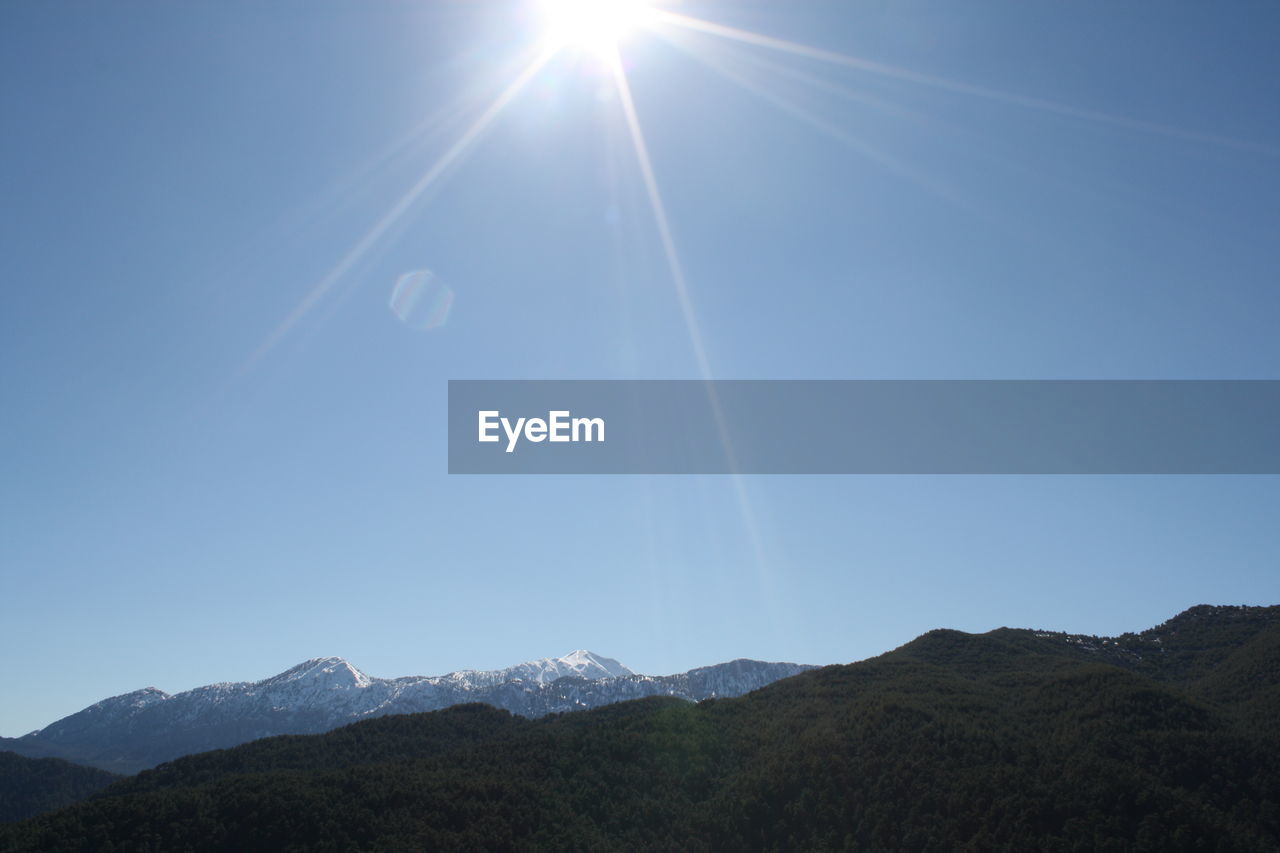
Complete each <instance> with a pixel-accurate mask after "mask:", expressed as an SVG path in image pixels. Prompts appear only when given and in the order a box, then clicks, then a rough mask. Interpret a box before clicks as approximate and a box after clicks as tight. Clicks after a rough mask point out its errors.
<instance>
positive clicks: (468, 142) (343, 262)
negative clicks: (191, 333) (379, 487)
mask: <svg viewBox="0 0 1280 853" xmlns="http://www.w3.org/2000/svg"><path fill="white" fill-rule="evenodd" d="M554 54H555V51H554V50H543V51H542V52H541V53H539V54H538V55H537V56H536V57H534V59H533V61H532V62H530V63H529V64H528V65H527V66H525V69H524V70H523V71H522V72H520V74H519V75H518V76H517V77H516V79H515V80H514V81H512V82H511V83H510V84H509V85H508V86H507V87H506V88H505V89H503V90H502V92H501V93H500V94H499V95H498V97H497V98H495V99H494V100H493V102H492V103H490V104H489V106H488V107H487V108H486V109H485V111H484V112H483V113H481V114H480V115H479V116H478V117H477V118H476V120H475V121H474V122H472V123H471V126H470V127H468V128H467V130H466V131H465V132H463V134H462V135H461V136H459V137H458V139H457V140H456V141H455V142H454V143H453V145H451V146H450V147H449V149H448V150H447V151H445V152H444V154H442V155H441V156H440V158H439V159H438V160H436V162H435V163H434V164H433V165H432V166H431V168H430V169H428V170H427V171H426V172H424V173H423V175H422V177H420V178H419V179H418V180H417V182H416V183H414V185H413V186H412V187H410V188H409V190H408V191H407V192H405V193H404V195H402V196H401V197H400V199H399V200H398V201H397V202H396V203H395V204H394V205H392V206H391V209H390V210H388V211H387V212H386V213H385V214H384V215H383V216H382V218H381V219H379V220H378V221H377V222H376V223H374V225H373V227H371V228H370V229H369V230H368V231H367V232H365V234H364V236H363V237H361V238H360V239H359V240H358V241H357V242H356V243H355V245H354V246H352V247H351V248H350V249H348V250H347V253H346V254H345V255H343V256H342V258H341V259H340V260H339V261H338V263H337V264H335V265H334V267H333V268H332V269H330V270H329V272H328V273H326V274H325V276H324V277H323V278H321V279H320V281H319V282H317V283H316V285H315V286H314V287H312V288H311V290H310V291H309V292H308V293H307V295H306V296H304V297H303V298H302V301H301V302H299V303H298V305H297V306H296V307H295V308H294V309H293V310H292V311H291V312H289V315H288V316H287V317H285V319H284V320H283V321H281V323H280V325H278V326H277V327H276V328H275V329H274V330H273V331H272V332H271V334H270V335H268V336H267V338H266V340H264V341H263V342H262V344H261V345H260V346H259V347H258V348H257V349H256V350H254V352H253V354H252V355H251V356H250V357H249V359H248V360H247V361H246V362H245V364H244V366H243V368H242V370H247V369H250V368H251V367H252V366H253V365H254V364H256V363H257V362H258V360H259V359H261V358H262V356H264V355H266V353H267V352H269V351H270V350H271V349H272V348H273V347H275V346H276V344H278V343H279V342H280V341H281V340H282V339H283V338H284V337H285V336H286V335H287V334H288V333H289V331H290V330H291V329H292V328H293V327H294V326H295V325H296V324H297V323H298V321H299V320H301V319H302V318H303V317H304V316H306V315H307V313H308V312H310V311H311V309H312V308H314V307H315V305H316V304H317V303H318V302H319V301H320V300H321V299H322V298H323V297H324V296H325V294H327V293H328V292H329V291H330V290H331V289H332V288H333V286H334V285H335V284H337V282H338V281H339V280H340V279H341V278H342V276H343V275H345V274H346V273H347V272H348V271H349V270H350V269H351V268H352V267H353V266H355V264H356V263H357V262H359V260H360V259H361V258H363V257H364V256H365V254H366V253H368V251H369V250H370V249H371V248H373V247H374V246H375V245H376V244H377V243H378V241H379V240H381V239H382V238H383V237H384V236H385V235H386V233H387V232H388V231H389V230H390V229H391V228H392V227H393V226H394V225H395V224H396V223H397V222H398V221H399V220H400V218H401V217H403V216H404V214H405V213H406V212H407V211H408V210H409V209H410V208H411V207H412V206H413V204H414V202H416V201H417V200H418V199H419V198H420V197H421V196H422V194H423V193H424V192H426V191H427V190H428V189H429V188H430V187H431V186H432V185H433V184H435V183H436V182H437V181H439V180H440V178H442V177H443V176H444V175H445V174H446V173H447V172H448V171H449V169H450V168H452V167H453V166H455V165H457V164H458V162H459V161H460V160H461V159H462V157H463V156H464V155H465V154H466V153H467V152H468V150H469V149H470V148H471V146H472V145H474V144H475V142H476V140H477V139H479V138H480V136H481V134H483V133H484V131H485V130H486V129H487V128H488V127H489V125H490V124H492V123H493V120H494V119H495V118H497V117H498V115H499V114H500V113H501V112H502V111H503V110H504V109H505V108H506V107H507V105H508V104H509V103H511V101H512V100H513V99H514V98H515V97H516V95H518V94H519V93H520V91H521V90H522V89H524V87H525V86H526V85H527V84H528V82H529V81H530V80H531V79H533V77H534V75H536V74H537V73H538V72H539V71H540V70H542V68H543V66H545V65H546V64H547V62H548V61H549V60H550V59H551V57H552V56H553V55H554Z"/></svg>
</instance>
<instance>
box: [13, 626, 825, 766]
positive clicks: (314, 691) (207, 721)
mask: <svg viewBox="0 0 1280 853" xmlns="http://www.w3.org/2000/svg"><path fill="white" fill-rule="evenodd" d="M807 668H809V667H807V666H806V665H802V664H791V663H769V662H763V661H748V660H745V659H739V660H736V661H729V662H727V663H723V664H715V665H712V666H708V667H698V668H695V669H693V670H689V671H688V672H684V673H677V674H674V675H667V676H648V675H640V674H637V673H635V672H632V671H631V670H630V669H629V668H627V667H626V666H624V665H623V664H621V663H619V662H618V661H617V660H614V659H613V658H608V657H605V656H603V655H599V654H596V653H594V652H591V651H588V650H585V649H577V650H574V651H572V652H570V653H569V654H567V655H563V656H561V657H558V658H540V659H536V660H531V661H526V662H524V663H520V664H516V665H514V666H510V667H506V668H504V669H500V670H454V671H452V672H448V673H445V674H444V675H437V676H412V675H410V676H400V677H397V678H378V677H373V676H369V675H367V674H365V673H364V672H362V671H361V670H359V669H358V668H357V667H355V666H354V665H352V664H351V663H349V662H348V661H347V660H346V659H344V658H340V657H318V658H309V659H308V660H305V661H302V662H300V663H298V664H295V665H294V666H291V667H289V668H288V669H285V670H284V671H282V672H279V673H277V674H275V675H272V676H268V677H267V678H263V679H260V680H258V681H237V682H219V683H215V684H206V685H202V686H199V687H194V688H192V689H190V690H184V691H181V692H178V693H173V694H170V693H166V692H165V691H163V690H160V689H159V688H156V687H145V688H142V689H140V690H135V691H131V692H129V693H124V694H120V695H118V696H112V697H108V698H106V699H103V700H101V701H99V702H96V703H94V704H92V705H90V706H88V707H86V708H84V709H82V710H80V711H77V712H76V713H74V714H70V715H68V716H66V717H63V718H61V719H59V720H55V721H54V722H52V723H50V724H49V725H47V726H45V727H44V728H41V729H38V730H37V731H35V732H32V733H30V734H27V735H24V736H22V737H20V738H12V739H9V738H5V739H0V749H7V750H10V751H13V752H16V753H18V754H20V755H26V756H28V757H33V758H43V757H54V758H62V759H65V760H69V761H74V762H77V763H81V764H87V765H89V766H93V767H98V768H101V769H104V770H109V771H112V772H117V773H130V772H137V771H138V770H141V769H145V768H147V767H152V766H154V765H156V764H159V763H161V762H163V761H169V760H171V759H173V758H177V757H179V756H181V755H187V754H190V753H194V752H203V751H206V750H209V749H221V748H226V747H231V746H235V745H237V744H240V743H244V742H246V741H250V740H256V739H258V738H262V737H269V736H272V735H279V734H316V733H319V732H324V731H329V730H331V729H334V728H336V727H338V726H341V725H344V724H346V723H350V722H354V721H356V720H360V719H367V718H369V717H377V716H384V715H387V714H403V713H416V712H421V711H432V710H439V709H442V708H446V707H449V706H451V705H457V704H463V703H467V702H484V703H488V704H491V705H494V706H495V707H498V708H502V709H504V710H507V711H510V712H512V713H516V714H519V715H520V716H524V717H538V716H543V715H545V714H549V713H556V712H560V711H570V710H579V709H583V708H592V707H597V706H599V705H603V704H608V703H610V702H617V701H623V700H627V699H637V698H642V697H645V696H654V695H662V696H673V697H676V698H681V699H688V700H692V701H697V700H700V699H705V698H711V697H714V696H733V695H740V694H741V693H745V692H747V691H749V690H754V689H756V688H758V687H762V686H764V685H765V684H768V683H769V682H771V681H773V680H776V679H777V678H782V677H786V676H788V675H794V674H795V673H797V672H802V671H804V670H805V669H807Z"/></svg>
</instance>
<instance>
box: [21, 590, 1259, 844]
mask: <svg viewBox="0 0 1280 853" xmlns="http://www.w3.org/2000/svg"><path fill="white" fill-rule="evenodd" d="M1278 645H1280V608H1276V607H1270V608H1221V607H1216V608H1214V607H1199V608H1193V609H1192V610H1190V611H1187V612H1186V613H1183V614H1181V615H1179V616H1178V617H1175V618H1174V619H1172V620H1170V621H1169V622H1167V623H1165V624H1164V625H1161V626H1158V627H1157V628H1154V629H1151V630H1149V631H1144V632H1142V633H1140V634H1128V635H1124V636H1123V637H1118V638H1094V637H1083V636H1077V635H1066V634H1057V633H1053V632H1045V631H1032V630H1015V629H1000V630H997V631H992V632H990V633H988V634H983V635H970V634H964V633H960V632H957V631H947V630H939V631H932V632H929V633H928V634H925V635H923V636H922V637H920V638H918V639H916V640H914V641H913V642H911V643H908V644H907V645H905V646H903V647H901V648H899V649H896V650H894V651H892V652H889V653H887V654H884V655H881V656H880V657H878V658H875V659H872V660H868V661H864V662H861V663H856V664H852V665H848V666H833V667H826V668H823V669H820V670H814V671H811V672H808V673H804V674H801V675H798V676H795V677H793V678H789V679H785V680H783V681H779V682H776V683H774V684H772V685H770V686H769V687H766V688H764V689H762V690H759V691H756V692H754V693H752V694H749V695H748V696H745V697H743V698H740V699H722V700H713V701H707V702H702V703H699V704H696V705H695V704H691V703H687V702H683V701H679V700H661V699H648V700H640V701H636V702H628V703H623V704H620V705H614V706H610V707H606V708H601V709H598V710H594V711H588V712H580V713H574V714H565V715H560V716H554V717H548V718H544V719H540V720H536V721H528V720H524V719H521V718H517V717H512V716H511V715H509V714H507V713H506V712H501V711H495V710H493V709H491V708H487V707H484V706H475V705H471V706H460V707H457V708H453V709H449V710H446V711H440V712H434V713H428V714H416V715H407V716H398V717H386V718H382V719H376V720H370V721H367V722H363V723H357V724H354V725H351V726H347V727H345V728H342V729H339V730H336V731H333V732H330V733H328V734H324V735H316V736H296V737H279V738H270V739H267V740H262V741H257V742H255V743H251V744H246V745H244V746H241V747H237V748H235V749H230V750H223V751H218V752H212V753H205V754H202V755H196V756H190V757H187V758H184V759H180V760H178V761H175V762H172V763H170V764H167V765H163V766H161V767H159V768H157V769H156V770H154V771H149V772H144V773H142V774H139V775H138V776H136V777H134V778H132V779H128V780H125V781H123V782H120V783H118V784H117V785H115V786H113V787H112V788H110V789H108V791H106V792H104V794H102V795H99V796H98V797H97V798H95V799H93V800H91V801H90V802H86V803H81V804H79V805H76V806H72V807H70V808H67V809H63V810H62V811H59V812H56V813H53V814H50V815H45V816H42V817H39V818H35V819H33V820H29V821H26V822H24V823H22V824H17V825H14V826H10V827H7V828H4V829H0V849H3V850H55V851H57V850H86V851H88V850H93V851H112V850H165V851H168V850H195V851H204V850H209V851H215V850H218V851H220V850H233V849H234V850H334V851H337V850H406V851H407V850H422V849H521V850H524V849H583V850H587V849H589V850H608V849H617V850H634V849H649V850H914V851H933V850H937V851H942V850H971V851H987V850H1008V851H1026V850H1050V851H1076V850H1080V851H1085V850H1089V851H1148V850H1149V851H1166V850H1167V851H1181V850H1186V851H1191V850H1208V851H1236V850H1239V851H1274V850H1277V849H1280V737H1278V736H1277V732H1276V727H1275V724H1274V720H1276V719H1280V701H1278V699H1280V667H1278V665H1277V661H1278V659H1277V648H1278Z"/></svg>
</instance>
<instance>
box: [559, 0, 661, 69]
mask: <svg viewBox="0 0 1280 853" xmlns="http://www.w3.org/2000/svg"><path fill="white" fill-rule="evenodd" d="M542 10H543V16H544V18H545V20H546V25H547V41H548V43H549V46H550V47H553V48H556V49H559V48H564V47H572V48H578V49H580V50H587V51H590V52H592V53H595V54H598V55H602V56H603V55H607V54H609V53H610V52H611V51H612V50H613V49H614V47H615V46H616V45H617V43H618V40H619V39H621V38H623V37H624V36H625V35H626V34H627V33H629V32H631V31H632V30H634V29H636V28H638V27H640V26H643V25H644V24H645V23H647V22H648V21H649V20H650V18H651V17H652V9H651V8H650V6H649V4H648V3H647V2H644V0H542Z"/></svg>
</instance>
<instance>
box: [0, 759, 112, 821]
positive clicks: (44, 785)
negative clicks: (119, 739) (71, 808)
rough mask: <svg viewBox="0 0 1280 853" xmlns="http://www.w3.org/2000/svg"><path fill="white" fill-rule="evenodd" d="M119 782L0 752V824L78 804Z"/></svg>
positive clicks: (58, 762) (90, 771)
mask: <svg viewBox="0 0 1280 853" xmlns="http://www.w3.org/2000/svg"><path fill="white" fill-rule="evenodd" d="M120 778H121V777H119V776H117V775H116V774H114V773H108V772H107V771H105V770H99V769H97V768H96V767H84V766H82V765H80V764H72V763H71V762H70V761H63V760H62V759H60V758H26V757H25V756H21V755H17V754H15V753H12V752H3V751H0V822H5V821H13V820H21V819H22V818H25V817H30V816H32V815H37V814H40V813H41V812H47V811H52V810H53V809H57V808H61V807H62V806H67V805H70V804H72V803H76V802H79V801H80V800H83V799H86V798H87V797H89V796H90V795H91V794H95V793H97V792H98V791H101V790H102V789H103V788H105V787H107V786H108V785H110V784H111V783H112V782H116V781H119V780H120Z"/></svg>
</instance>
